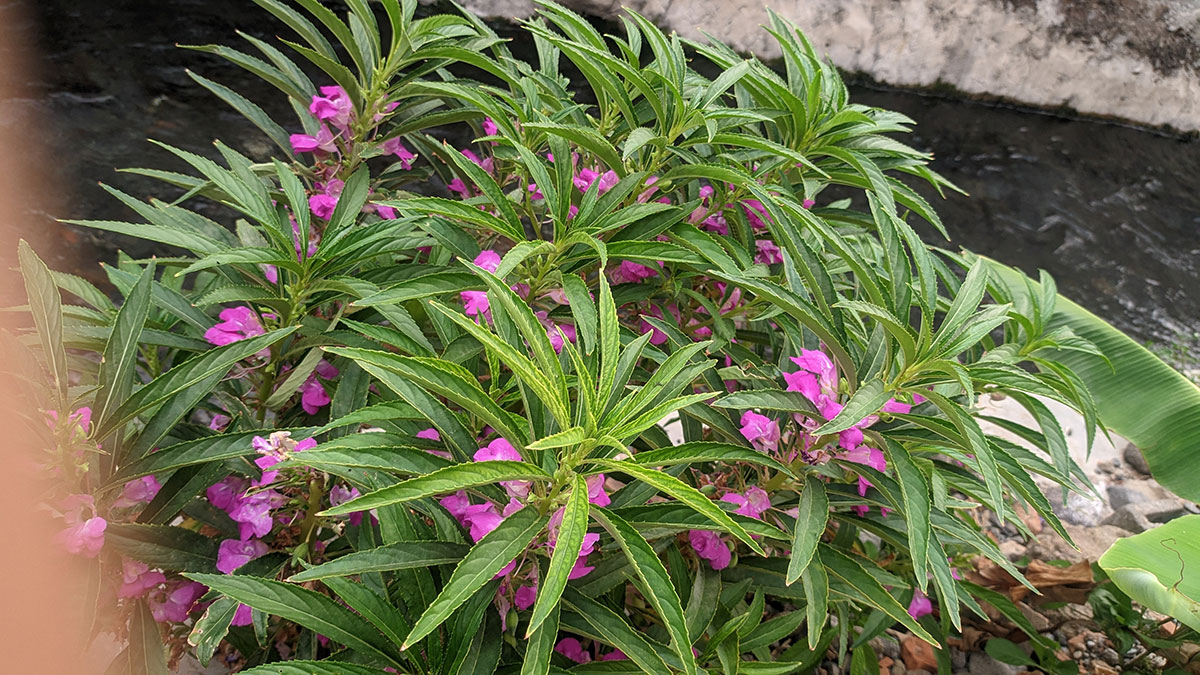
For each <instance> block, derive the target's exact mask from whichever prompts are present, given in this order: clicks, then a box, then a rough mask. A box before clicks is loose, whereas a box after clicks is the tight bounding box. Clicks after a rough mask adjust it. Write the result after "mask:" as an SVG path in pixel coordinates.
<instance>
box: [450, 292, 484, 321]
mask: <svg viewBox="0 0 1200 675" xmlns="http://www.w3.org/2000/svg"><path fill="white" fill-rule="evenodd" d="M458 296H459V298H461V299H462V303H463V310H464V311H465V312H466V313H467V316H484V317H486V316H487V315H488V310H489V309H491V305H490V304H489V303H488V297H487V291H462V292H460V293H459V294H458Z"/></svg>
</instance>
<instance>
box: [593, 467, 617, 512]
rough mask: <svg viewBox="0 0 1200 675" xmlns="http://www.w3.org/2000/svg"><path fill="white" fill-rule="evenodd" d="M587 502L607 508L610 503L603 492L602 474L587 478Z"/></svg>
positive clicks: (606, 494)
mask: <svg viewBox="0 0 1200 675" xmlns="http://www.w3.org/2000/svg"><path fill="white" fill-rule="evenodd" d="M587 487H588V501H589V502H591V503H592V504H594V505H596V506H601V507H603V506H608V505H609V504H611V503H612V499H610V498H609V496H608V493H607V492H605V490H604V474H602V473H598V474H596V475H594V476H588V477H587Z"/></svg>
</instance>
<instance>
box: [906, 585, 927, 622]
mask: <svg viewBox="0 0 1200 675" xmlns="http://www.w3.org/2000/svg"><path fill="white" fill-rule="evenodd" d="M927 614H933V602H932V601H930V600H929V596H927V595H925V594H924V593H922V592H921V589H919V588H914V589H913V598H912V602H910V603H908V615H909V616H911V617H912V618H914V619H920V618H921V617H923V616H925V615H927Z"/></svg>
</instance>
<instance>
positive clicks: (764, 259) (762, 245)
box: [754, 239, 783, 265]
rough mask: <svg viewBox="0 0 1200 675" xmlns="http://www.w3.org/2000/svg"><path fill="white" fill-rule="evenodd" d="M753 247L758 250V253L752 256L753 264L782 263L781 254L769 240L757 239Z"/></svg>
mask: <svg viewBox="0 0 1200 675" xmlns="http://www.w3.org/2000/svg"><path fill="white" fill-rule="evenodd" d="M754 245H755V248H757V249H758V253H757V254H756V255H755V256H754V262H756V263H762V264H764V265H773V264H775V263H781V262H783V253H782V252H781V251H780V250H779V247H778V246H776V245H775V242H773V241H771V240H770V239H759V240H757V241H755V242H754Z"/></svg>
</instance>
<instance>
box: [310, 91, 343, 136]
mask: <svg viewBox="0 0 1200 675" xmlns="http://www.w3.org/2000/svg"><path fill="white" fill-rule="evenodd" d="M320 91H321V94H322V95H321V96H313V97H312V103H311V104H309V106H308V111H309V112H311V113H312V114H313V116H314V117H316V118H317V119H319V120H321V121H322V122H329V123H330V124H332V125H333V126H335V127H337V128H339V129H346V128H348V127H349V126H350V121H351V120H353V119H354V103H353V102H352V101H351V100H350V97H349V96H347V95H346V90H345V89H342V88H341V87H339V86H336V85H334V86H328V87H321V89H320Z"/></svg>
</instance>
